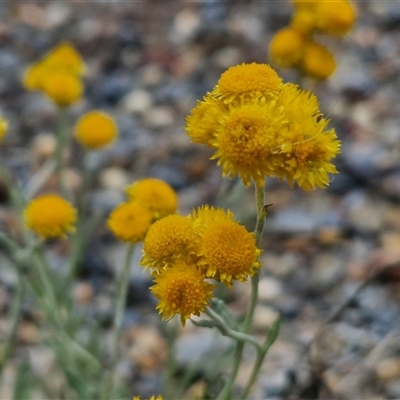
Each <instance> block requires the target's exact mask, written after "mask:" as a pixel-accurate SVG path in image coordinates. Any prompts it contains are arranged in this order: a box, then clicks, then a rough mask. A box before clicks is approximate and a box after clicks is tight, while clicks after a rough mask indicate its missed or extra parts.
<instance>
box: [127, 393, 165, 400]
mask: <svg viewBox="0 0 400 400" xmlns="http://www.w3.org/2000/svg"><path fill="white" fill-rule="evenodd" d="M133 400H141V396H133ZM148 400H163V397H162V396H161V394H159V395H158V396H151V397H150V398H149V399H148Z"/></svg>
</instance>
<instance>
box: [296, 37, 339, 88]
mask: <svg viewBox="0 0 400 400" xmlns="http://www.w3.org/2000/svg"><path fill="white" fill-rule="evenodd" d="M303 51H304V53H303V60H302V64H301V69H302V72H303V73H304V74H305V75H307V76H310V77H311V78H314V79H319V80H324V79H327V78H329V77H330V76H331V75H332V74H333V73H334V72H335V70H336V62H335V58H334V57H333V54H332V53H331V52H330V51H329V50H328V49H327V48H326V47H325V46H323V45H322V44H319V43H317V42H314V41H313V40H309V41H308V42H307V43H306V45H305V46H304V50H303Z"/></svg>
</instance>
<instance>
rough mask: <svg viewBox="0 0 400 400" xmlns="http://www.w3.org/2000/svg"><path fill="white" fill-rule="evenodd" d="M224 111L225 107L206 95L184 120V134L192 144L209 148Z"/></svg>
mask: <svg viewBox="0 0 400 400" xmlns="http://www.w3.org/2000/svg"><path fill="white" fill-rule="evenodd" d="M225 110H226V105H225V104H223V103H221V102H220V101H218V100H217V99H216V98H214V97H213V96H211V95H210V94H208V95H206V96H205V97H204V100H203V101H198V102H197V105H196V107H194V108H193V109H192V112H191V114H190V115H189V116H188V117H187V118H186V132H187V134H188V135H189V136H190V138H191V139H192V142H194V143H199V144H204V145H206V146H209V145H210V142H211V140H212V139H214V135H215V130H216V128H217V127H218V123H219V122H218V119H219V117H220V115H221V112H224V111H225Z"/></svg>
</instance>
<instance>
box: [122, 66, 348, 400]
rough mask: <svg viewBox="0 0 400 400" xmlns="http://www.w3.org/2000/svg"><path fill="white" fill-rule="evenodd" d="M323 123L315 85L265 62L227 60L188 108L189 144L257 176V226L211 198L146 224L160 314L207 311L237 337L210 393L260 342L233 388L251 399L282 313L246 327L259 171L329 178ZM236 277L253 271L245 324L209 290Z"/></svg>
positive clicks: (311, 182) (229, 383) (232, 173)
mask: <svg viewBox="0 0 400 400" xmlns="http://www.w3.org/2000/svg"><path fill="white" fill-rule="evenodd" d="M328 124H329V121H328V120H327V119H326V118H325V117H324V115H323V114H322V112H321V111H320V109H319V104H318V100H317V98H316V96H315V95H314V94H312V93H310V92H308V91H305V90H301V89H300V88H299V87H298V86H297V85H295V84H291V83H283V82H282V79H281V78H280V77H279V76H278V74H277V73H276V71H275V70H274V69H272V68H271V67H270V66H269V65H267V64H257V63H252V64H241V65H237V66H234V67H231V68H229V69H228V70H227V71H226V72H224V73H223V74H222V76H221V78H220V79H219V81H218V82H217V85H216V86H215V88H214V89H213V90H212V91H211V92H209V93H207V94H206V95H205V96H204V98H203V100H201V101H199V102H198V103H197V105H196V106H195V107H194V108H193V110H192V112H191V114H190V115H189V116H188V117H187V120H186V132H187V134H188V135H189V137H190V138H191V140H192V141H193V142H194V143H199V144H202V145H205V146H207V147H209V148H211V149H212V150H213V151H214V153H213V155H212V156H211V159H212V160H217V165H219V166H220V167H221V170H222V176H223V177H229V178H234V177H239V178H240V179H241V180H242V181H243V184H244V185H245V186H246V187H247V188H249V187H250V186H251V185H254V187H255V197H256V207H257V210H256V211H257V220H256V222H255V229H254V232H248V231H247V230H246V228H245V227H244V226H242V225H241V224H240V222H238V221H237V220H236V219H235V216H234V215H233V213H232V212H231V211H229V210H224V209H222V208H214V207H212V206H208V205H204V206H202V207H199V208H198V209H196V210H193V212H192V213H191V214H190V215H187V216H182V215H179V214H175V213H173V214H171V215H169V216H165V217H164V218H161V219H159V220H158V221H156V222H155V223H153V224H152V225H151V226H150V228H149V230H148V232H147V234H146V236H145V238H144V242H143V257H142V260H141V265H142V266H143V267H144V268H145V269H149V270H150V271H151V274H152V276H153V278H154V284H153V286H152V287H151V289H150V290H151V291H152V293H153V294H154V295H155V296H156V298H157V300H158V305H157V310H158V311H159V313H160V315H161V317H162V319H164V320H167V321H168V320H169V319H171V318H172V317H174V316H179V317H180V321H181V323H182V325H183V326H185V323H186V321H187V320H188V319H191V317H192V316H199V315H201V313H204V314H206V315H207V316H208V318H207V319H205V320H198V319H195V320H193V319H192V321H193V323H194V324H196V325H199V326H205V327H208V328H210V327H211V328H217V329H219V330H220V331H221V332H222V334H224V335H226V336H228V337H230V338H232V339H233V340H234V341H235V342H236V350H235V356H234V361H233V367H232V371H231V374H230V376H229V377H228V378H227V380H226V382H225V384H224V385H223V387H222V389H221V391H220V393H215V398H216V399H218V400H222V399H225V400H227V399H232V398H234V392H233V390H234V385H235V380H236V377H237V373H238V369H239V365H240V363H241V360H242V355H243V349H244V345H245V343H249V344H251V345H252V346H254V348H255V349H256V351H257V358H256V361H255V364H254V368H253V371H252V373H251V375H250V377H249V380H248V382H247V384H246V386H245V387H244V388H243V390H242V392H241V393H240V395H239V397H240V399H246V398H247V396H248V394H249V392H250V389H251V387H252V385H253V383H254V382H255V380H256V378H257V375H258V373H259V370H260V367H261V363H262V360H263V359H264V357H265V355H266V353H267V352H268V350H269V348H270V346H271V345H272V344H273V342H274V341H275V339H276V337H277V334H278V330H279V318H278V319H277V321H275V323H274V324H273V326H271V328H270V331H269V333H268V335H266V338H265V340H264V341H261V342H259V341H258V340H256V339H255V338H254V337H253V336H252V335H251V326H252V321H253V316H254V310H255V306H256V303H257V299H258V282H259V274H260V269H261V263H260V261H259V256H260V254H261V249H260V242H261V237H262V233H263V227H264V219H265V217H266V214H267V206H266V205H265V202H264V186H265V180H266V178H267V177H271V178H278V179H280V180H286V181H287V182H288V183H289V185H290V186H291V187H293V186H294V185H295V184H297V185H298V186H299V187H301V188H303V189H305V190H306V191H309V190H313V189H315V188H316V187H320V188H325V187H327V186H328V185H329V180H330V174H334V173H337V170H336V168H335V166H334V164H333V163H332V159H333V158H334V157H335V156H336V155H338V153H339V152H340V142H339V140H338V139H337V137H336V133H335V130H334V129H332V128H329V127H328ZM128 193H129V191H128ZM235 280H236V281H240V282H244V283H246V282H248V281H249V280H250V282H251V283H250V284H251V286H252V295H251V300H250V303H249V306H248V307H249V308H248V312H247V313H246V316H245V319H244V321H243V322H242V323H233V322H232V321H234V320H235V319H234V317H233V316H232V315H230V314H229V312H228V310H227V309H226V307H225V306H224V305H223V303H222V302H221V301H220V300H218V299H216V298H215V294H214V289H215V287H216V285H217V283H220V284H222V285H225V286H226V287H227V288H231V287H232V283H233V282H234V281H235ZM221 303H222V304H221ZM235 395H236V394H235Z"/></svg>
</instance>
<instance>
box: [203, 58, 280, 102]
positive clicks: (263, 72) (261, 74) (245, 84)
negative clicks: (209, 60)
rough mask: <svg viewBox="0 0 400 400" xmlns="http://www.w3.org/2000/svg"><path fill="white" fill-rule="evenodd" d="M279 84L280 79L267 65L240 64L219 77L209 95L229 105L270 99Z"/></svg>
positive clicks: (278, 87) (277, 89)
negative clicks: (234, 102)
mask: <svg viewBox="0 0 400 400" xmlns="http://www.w3.org/2000/svg"><path fill="white" fill-rule="evenodd" d="M281 84H282V79H281V78H280V77H279V76H278V74H277V73H276V71H275V70H274V69H272V68H271V67H270V66H269V65H267V64H257V63H252V64H240V65H236V66H234V67H230V68H229V69H228V70H227V71H225V72H224V73H223V74H222V75H221V78H220V79H219V81H218V84H217V86H216V87H215V88H214V90H213V91H212V93H211V94H212V95H213V96H215V97H217V98H219V99H221V100H222V101H223V102H224V103H228V104H229V103H232V102H233V101H235V100H240V99H244V98H255V97H258V98H260V97H267V98H270V97H271V96H274V95H275V94H276V92H277V91H279V89H280V86H281Z"/></svg>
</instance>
